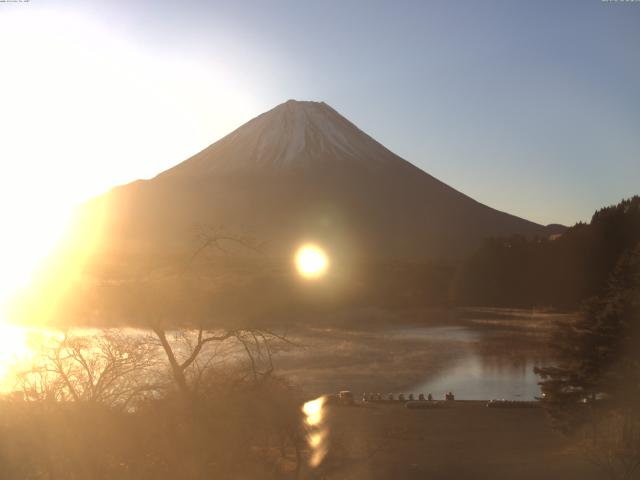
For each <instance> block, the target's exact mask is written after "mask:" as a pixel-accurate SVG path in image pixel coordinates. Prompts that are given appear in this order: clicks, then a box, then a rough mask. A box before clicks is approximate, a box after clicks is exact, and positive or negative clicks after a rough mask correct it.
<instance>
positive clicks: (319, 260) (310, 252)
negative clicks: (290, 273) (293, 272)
mask: <svg viewBox="0 0 640 480" xmlns="http://www.w3.org/2000/svg"><path fill="white" fill-rule="evenodd" d="M296 268H297V269H298V273H299V274H300V275H302V276H303V277H305V278H318V277H321V276H322V275H324V274H325V273H326V271H327V269H328V268H329V257H328V256H327V254H326V253H325V252H324V250H323V249H322V248H320V247H318V246H317V245H312V244H306V245H303V246H302V247H300V248H299V249H298V251H297V252H296Z"/></svg>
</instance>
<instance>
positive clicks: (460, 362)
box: [281, 310, 561, 400]
mask: <svg viewBox="0 0 640 480" xmlns="http://www.w3.org/2000/svg"><path fill="white" fill-rule="evenodd" d="M493 313H494V315H490V316H487V315H481V316H479V317H477V318H476V317H473V315H472V316H471V318H467V319H465V320H464V321H462V322H460V324H456V325H433V326H429V325H420V326H413V327H397V328H395V327H390V326H383V327H375V328H371V329H366V330H365V329H362V328H359V329H353V330H345V329H332V328H327V329H324V330H314V331H311V332H307V333H306V334H305V335H304V336H302V337H301V338H302V343H305V344H307V345H308V346H307V348H306V349H305V351H304V355H301V354H300V352H295V353H290V354H288V355H289V357H290V358H288V359H287V355H285V358H284V361H283V362H281V367H282V368H281V371H282V372H283V373H284V374H285V375H286V376H288V377H289V378H291V379H292V380H293V382H294V383H295V384H298V385H301V386H303V387H304V388H305V389H306V390H307V391H308V392H309V393H311V394H322V393H331V392H335V391H339V390H352V391H353V392H354V393H355V394H356V395H357V396H358V397H359V396H360V395H361V394H362V393H363V392H375V393H381V394H383V395H387V394H388V393H394V394H396V395H397V394H399V393H404V394H405V395H406V394H408V393H413V394H414V395H415V396H416V397H417V395H418V394H419V393H424V394H425V396H426V395H427V394H428V393H431V394H432V395H433V396H434V398H437V399H439V398H442V397H443V395H444V393H445V392H448V391H451V392H453V393H454V394H455V396H456V398H457V399H461V400H463V399H467V400H489V399H507V400H534V399H535V398H536V397H537V396H539V395H540V387H539V385H538V381H539V378H538V377H537V375H535V373H534V367H536V366H547V365H552V364H553V363H554V359H553V357H552V355H551V349H550V347H549V333H550V331H551V329H552V326H553V322H554V321H555V320H557V319H558V318H559V317H561V315H549V314H538V313H535V312H533V313H532V312H530V311H527V312H524V313H523V312H521V311H511V310H510V311H506V312H498V314H495V312H493ZM487 317H489V318H487Z"/></svg>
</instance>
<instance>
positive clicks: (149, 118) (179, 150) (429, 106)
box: [0, 0, 640, 298]
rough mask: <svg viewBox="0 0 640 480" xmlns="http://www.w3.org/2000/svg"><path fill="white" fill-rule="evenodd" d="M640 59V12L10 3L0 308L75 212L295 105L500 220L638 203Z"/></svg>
mask: <svg viewBox="0 0 640 480" xmlns="http://www.w3.org/2000/svg"><path fill="white" fill-rule="evenodd" d="M639 45H640V3H638V2H635V3H623V2H601V1H600V0H593V1H580V2H571V1H563V2H556V1H549V2H544V1H536V2H490V1H485V2H476V1H456V2H440V1H438V2H435V1H434V2H426V1H416V2H409V1H400V2H381V3H375V2H373V1H355V0H351V1H322V2H300V1H293V0H292V1H289V2H281V1H270V2H264V1H256V2H241V1H236V2H214V1H207V2H204V1H197V0H193V1H190V2H176V1H170V2H169V1H167V2H163V1H159V0H154V1H150V0H149V1H147V0H136V1H131V0H128V1H114V0H111V1H104V0H102V1H90V0H82V1H80V0H78V1H74V0H59V1H56V0H47V1H42V0H32V1H30V2H28V3H10V2H9V3H0V59H1V65H2V67H1V68H2V80H1V84H0V85H1V88H0V161H1V162H2V168H3V171H2V175H0V215H2V218H3V233H4V235H3V238H2V243H3V245H2V248H1V249H0V264H1V265H2V266H3V267H2V268H3V271H4V272H12V274H11V275H8V274H7V273H5V274H2V275H0V298H1V297H2V292H3V291H6V290H7V289H10V288H12V285H9V283H11V284H13V283H14V282H15V278H16V277H21V276H24V277H25V278H27V276H28V272H29V269H28V268H25V265H27V266H28V265H31V264H34V263H35V262H36V261H37V259H38V258H39V257H40V256H41V255H43V254H44V253H45V246H46V244H48V243H50V242H51V240H52V239H54V238H55V236H56V235H57V232H60V231H61V229H62V226H63V225H64V223H63V220H64V218H65V216H66V212H68V211H69V209H70V207H71V206H72V205H74V204H75V203H77V202H80V201H82V200H84V199H86V198H89V197H91V196H93V195H96V194H99V193H101V192H102V191H104V190H106V189H108V188H110V187H111V186H113V185H115V184H119V183H125V182H129V181H132V180H134V179H137V178H145V177H150V176H153V175H155V174H156V173H158V172H160V171H162V170H164V169H166V168H167V167H169V166H172V165H173V164H175V163H178V162H179V161H182V160H184V159H185V158H187V157H188V156H190V155H191V154H193V153H195V152H197V151H199V150H201V149H202V148H204V147H205V146H207V145H209V144H211V143H213V142H214V141H215V140H217V139H219V138H220V137H222V136H223V135H224V134H226V133H228V132H229V131H231V130H232V129H234V128H236V127H237V126H239V125H241V124H242V123H244V122H245V121H247V120H249V119H250V118H252V117H253V116H255V115H257V114H259V113H261V112H263V111H265V110H267V109H270V108H272V107H273V106H275V105H276V104H278V103H281V102H283V101H285V100H287V99H289V98H296V99H301V100H303V99H308V100H324V101H326V102H327V103H329V104H330V105H332V106H333V107H334V108H336V109H337V110H338V111H339V112H341V113H342V114H343V115H345V116H346V117H347V118H349V119H350V120H351V121H353V122H354V123H355V124H356V125H358V126H360V127H361V128H362V129H363V130H365V131H366V132H367V133H369V134H370V135H372V136H373V137H374V138H376V139H377V140H379V141H381V142H382V143H383V144H385V145H386V146H387V147H388V148H390V149H391V150H393V151H394V152H396V153H397V154H399V155H401V156H402V157H404V158H406V159H407V160H409V161H411V162H412V163H414V164H416V165H418V166H419V167H421V168H423V169H424V170H426V171H427V172H429V173H431V174H432V175H434V176H436V177H438V178H440V179H441V180H443V181H445V182H446V183H448V184H449V185H451V186H453V187H455V188H457V189H459V190H461V191H463V192H464V193H466V194H468V195H470V196H472V197H474V198H475V199H477V200H479V201H481V202H483V203H486V204H488V205H490V206H492V207H495V208H498V209H500V210H505V211H509V212H510V213H514V214H516V215H519V216H522V217H525V218H528V219H531V220H534V221H537V222H539V223H544V224H546V223H551V222H560V223H565V224H573V223H574V222H576V221H578V220H588V218H589V217H590V215H591V213H592V212H593V211H594V210H595V209H596V208H599V207H601V206H603V205H607V204H611V203H615V202H617V201H619V200H620V199H621V198H623V197H627V196H630V195H632V194H634V193H640V188H639V186H640V182H639V178H640V135H639V134H638V131H639V130H640V128H639V127H640V94H639V89H638V86H639V85H640V51H639V49H638V46H639ZM43 239H44V241H43Z"/></svg>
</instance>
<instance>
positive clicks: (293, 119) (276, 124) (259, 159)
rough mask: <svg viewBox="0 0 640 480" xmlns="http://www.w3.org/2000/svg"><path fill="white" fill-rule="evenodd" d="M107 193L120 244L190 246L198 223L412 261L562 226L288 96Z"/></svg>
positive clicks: (112, 231)
mask: <svg viewBox="0 0 640 480" xmlns="http://www.w3.org/2000/svg"><path fill="white" fill-rule="evenodd" d="M102 200H104V201H106V205H107V209H108V212H110V215H109V216H108V221H107V222H106V224H105V226H104V229H103V237H104V238H105V240H106V244H108V247H109V252H110V253H113V254H118V255H119V254H124V255H129V254H144V255H146V254H149V253H150V252H156V251H159V250H162V251H173V250H176V249H181V248H184V247H185V245H187V243H188V241H189V238H190V236H193V227H194V226H195V225H200V226H202V225H205V226H209V227H213V228H216V229H221V230H223V231H225V232H232V233H234V234H237V235H246V236H249V237H251V238H255V239H257V240H258V241H259V242H260V243H261V244H263V245H264V252H265V253H266V254H268V255H271V256H276V257H280V256H283V255H284V256H288V255H290V254H291V252H292V251H293V249H294V248H295V245H298V244H300V242H303V241H314V242H318V243H321V244H323V245H325V246H326V247H327V248H329V249H330V250H331V251H332V252H334V253H335V254H340V255H342V256H343V257H344V258H347V257H363V258H374V259H386V260H389V259H395V260H409V261H426V260H434V259H443V258H446V259H452V258H460V257H461V256H463V255H464V254H465V253H467V252H469V251H470V250H471V249H473V248H475V247H476V246H478V245H479V244H480V242H481V241H482V239H484V238H486V237H488V236H499V235H509V234H523V235H528V236H531V235H540V236H548V235H550V234H552V233H557V229H555V228H554V227H544V226H542V225H538V224H536V223H533V222H530V221H527V220H524V219H522V218H518V217H516V216H513V215H509V214H507V213H504V212H501V211H498V210H495V209H493V208H490V207H488V206H486V205H483V204H481V203H479V202H477V201H475V200H473V199H472V198H470V197H468V196H466V195H464V194H462V193H460V192H459V191H457V190H455V189H453V188H451V187H449V186H448V185H446V184H444V183H442V182H441V181H439V180H437V179H436V178H434V177H432V176H431V175H429V174H428V173H426V172H424V171H422V170H420V169H419V168H417V167H415V166H414V165H412V164H411V163H409V162H407V161H405V160H403V159H402V158H400V157H399V156H397V155H396V154H394V153H393V152H391V151H389V150H388V149H387V148H385V147H384V146H383V145H381V144H380V143H378V142H377V141H375V140H374V139H373V138H371V137H370V136H369V135H367V134H366V133H364V132H363V131H362V130H360V129H359V128H358V127H356V126H355V125H354V124H353V123H351V122H350V121H349V120H347V119H346V118H344V117H343V116H342V115H340V114H339V113H338V112H336V111H335V110H334V109H333V108H331V107H330V106H329V105H327V104H325V103H323V102H308V101H294V100H289V101H287V102H286V103H283V104H281V105H278V106H277V107H275V108H273V109H272V110H270V111H268V112H266V113H263V114H262V115H259V116H258V117H256V118H254V119H253V120H251V121H249V122H247V123H246V124H245V125H243V126H241V127H240V128H238V129H237V130H235V131H233V132H232V133H230V134H228V135H227V136H225V137H224V138H222V139H221V140H219V141H217V142H216V143H214V144H212V145H211V146H209V147H207V148H205V149H204V150H202V151H201V152H200V153H198V154H196V155H194V156H193V157H191V158H189V159H187V160H185V161H184V162H182V163H180V164H178V165H176V166H175V167H173V168H171V169H169V170H167V171H164V172H162V173H160V174H159V175H158V176H156V177H155V178H152V179H150V180H140V181H136V182H133V183H131V184H128V185H125V186H121V187H118V188H115V189H114V190H112V191H111V192H109V193H108V194H106V196H104V197H102Z"/></svg>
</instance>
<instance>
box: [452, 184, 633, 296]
mask: <svg viewBox="0 0 640 480" xmlns="http://www.w3.org/2000/svg"><path fill="white" fill-rule="evenodd" d="M639 243H640V197H638V196H634V197H632V198H630V199H627V200H623V201H621V202H620V203H619V204H617V205H613V206H609V207H606V208H602V209H600V210H598V211H597V212H595V213H594V215H593V217H592V218H591V221H590V222H589V223H582V222H581V223H577V224H576V225H574V226H573V227H570V228H568V229H567V230H566V231H565V232H564V233H563V234H561V235H558V236H555V237H552V238H525V237H523V236H519V235H516V236H511V237H507V238H490V239H487V240H486V241H485V242H484V244H483V245H482V247H481V248H480V249H478V250H477V251H476V252H475V253H474V254H472V255H471V256H470V257H469V258H468V259H467V260H465V261H464V262H463V264H462V265H461V266H460V268H459V269H457V272H456V274H455V276H454V278H453V280H452V283H451V298H450V299H451V300H452V301H453V303H455V304H457V305H485V306H486V305H491V306H513V307H529V306H536V307H546V306H549V307H556V308H576V307H578V306H579V305H580V303H581V302H582V301H583V300H585V299H587V298H590V297H592V296H594V295H598V294H599V293H600V292H602V291H603V290H604V288H605V286H606V283H607V280H608V278H609V275H610V274H611V272H612V271H613V269H614V267H615V265H616V263H617V261H618V259H620V258H621V256H622V255H623V254H625V252H629V251H631V250H632V249H633V248H634V247H635V246H636V245H638V244H639Z"/></svg>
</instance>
